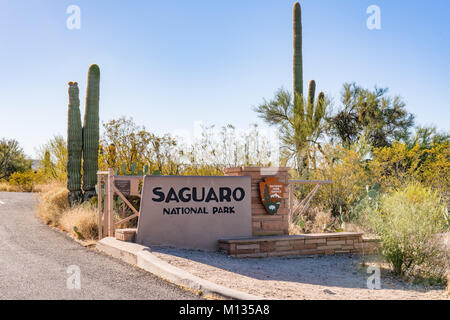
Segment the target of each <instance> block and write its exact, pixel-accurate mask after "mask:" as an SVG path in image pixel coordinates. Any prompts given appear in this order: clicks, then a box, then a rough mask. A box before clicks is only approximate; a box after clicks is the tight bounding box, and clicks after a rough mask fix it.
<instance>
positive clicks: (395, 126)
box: [328, 83, 414, 147]
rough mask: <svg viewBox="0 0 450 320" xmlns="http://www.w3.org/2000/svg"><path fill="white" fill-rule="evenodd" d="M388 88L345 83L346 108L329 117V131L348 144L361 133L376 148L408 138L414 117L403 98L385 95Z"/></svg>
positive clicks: (342, 97) (344, 105) (344, 104)
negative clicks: (369, 87)
mask: <svg viewBox="0 0 450 320" xmlns="http://www.w3.org/2000/svg"><path fill="white" fill-rule="evenodd" d="M387 92H388V89H386V88H383V89H380V88H376V87H375V89H374V91H370V90H367V89H364V88H362V87H360V86H358V85H357V84H356V83H345V84H344V89H343V92H342V96H341V101H342V104H343V107H342V108H341V109H340V110H339V111H338V112H337V113H336V114H335V115H333V116H332V117H330V118H329V119H328V124H329V127H328V133H329V134H330V135H331V136H332V137H335V138H338V140H339V142H341V143H343V144H344V145H346V146H349V145H351V144H353V143H355V142H356V141H357V140H358V139H359V137H360V135H364V137H365V138H366V139H367V140H368V141H369V142H370V143H371V144H372V146H374V147H386V146H389V145H391V144H392V142H394V141H395V140H406V139H407V137H408V135H409V130H410V129H411V127H412V126H413V124H414V116H413V115H412V114H410V113H408V112H407V111H406V109H405V103H404V102H403V101H402V100H401V98H400V97H398V96H396V97H389V96H386V94H387Z"/></svg>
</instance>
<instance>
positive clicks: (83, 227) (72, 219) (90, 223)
mask: <svg viewBox="0 0 450 320" xmlns="http://www.w3.org/2000/svg"><path fill="white" fill-rule="evenodd" d="M97 223H98V222H97V211H96V209H95V207H94V206H92V205H91V204H90V203H84V204H82V205H79V206H75V207H72V208H70V209H67V210H65V211H64V212H63V214H62V215H61V216H60V219H59V223H58V224H59V225H60V227H61V228H62V229H63V230H64V231H66V232H68V233H70V234H72V235H73V236H75V237H77V238H79V239H84V240H88V239H91V240H93V239H96V238H97V236H98V225H97Z"/></svg>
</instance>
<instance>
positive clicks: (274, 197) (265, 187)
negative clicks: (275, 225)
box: [259, 177, 285, 215]
mask: <svg viewBox="0 0 450 320" xmlns="http://www.w3.org/2000/svg"><path fill="white" fill-rule="evenodd" d="M284 187H285V186H284V184H283V183H281V182H280V181H279V180H278V178H275V177H270V178H266V179H265V180H264V181H263V182H260V183H259V194H260V196H261V202H262V203H263V205H264V208H266V211H267V212H268V213H269V214H270V215H275V214H276V213H277V211H278V209H279V208H280V204H281V199H283V193H284Z"/></svg>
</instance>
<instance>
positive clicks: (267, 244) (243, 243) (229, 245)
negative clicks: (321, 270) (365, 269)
mask: <svg viewBox="0 0 450 320" xmlns="http://www.w3.org/2000/svg"><path fill="white" fill-rule="evenodd" d="M362 235H363V234H362V233H353V232H340V233H324V234H305V235H298V236H270V237H253V238H241V239H222V240H219V250H220V251H222V252H225V253H227V254H228V255H230V256H233V257H236V258H263V257H276V256H299V255H326V254H340V253H347V254H353V253H355V254H361V253H364V254H367V253H373V252H374V250H375V249H376V247H377V242H376V241H369V242H365V241H364V240H363V236H362Z"/></svg>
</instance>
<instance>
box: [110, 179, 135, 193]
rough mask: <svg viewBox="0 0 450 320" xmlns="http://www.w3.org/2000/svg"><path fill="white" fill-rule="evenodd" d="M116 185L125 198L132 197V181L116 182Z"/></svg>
mask: <svg viewBox="0 0 450 320" xmlns="http://www.w3.org/2000/svg"><path fill="white" fill-rule="evenodd" d="M114 185H115V186H116V188H117V189H118V190H119V191H120V192H122V194H123V195H124V196H129V195H130V189H131V188H130V186H131V183H130V180H114Z"/></svg>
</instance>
